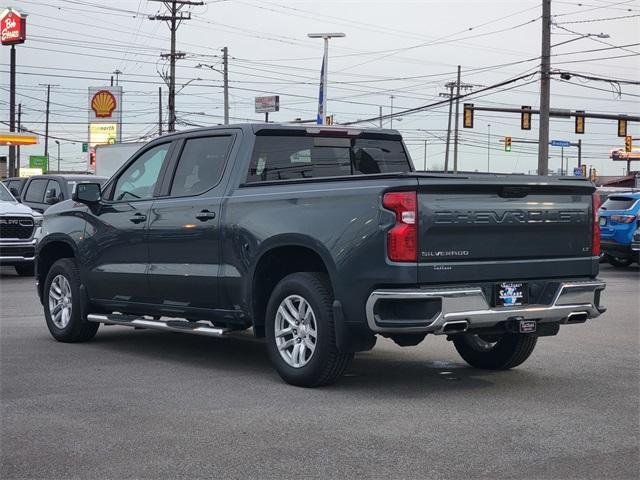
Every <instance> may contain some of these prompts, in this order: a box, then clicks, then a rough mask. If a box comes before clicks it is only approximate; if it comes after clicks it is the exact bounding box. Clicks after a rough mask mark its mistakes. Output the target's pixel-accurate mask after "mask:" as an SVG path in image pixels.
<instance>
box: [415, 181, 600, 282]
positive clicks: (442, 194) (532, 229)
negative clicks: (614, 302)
mask: <svg viewBox="0 0 640 480" xmlns="http://www.w3.org/2000/svg"><path fill="white" fill-rule="evenodd" d="M518 178H519V180H517V179H518ZM522 178H523V177H515V179H514V178H501V177H495V176H483V177H478V178H475V177H474V178H471V179H470V178H466V179H464V180H457V179H455V178H449V179H438V181H437V182H436V181H434V180H433V179H429V178H426V177H425V178H419V185H420V186H419V192H418V211H419V222H418V224H419V262H420V263H419V265H420V268H419V272H418V281H419V282H420V283H429V282H431V281H437V282H441V281H443V280H446V281H452V282H455V281H470V280H501V279H515V278H536V277H540V276H544V277H570V276H578V275H590V274H591V273H592V271H593V263H594V260H593V257H592V253H591V252H592V228H593V212H592V208H593V207H592V192H593V191H594V188H593V186H592V185H591V184H590V183H588V182H585V181H578V180H564V181H563V180H549V181H548V182H547V181H544V182H543V181H539V180H538V181H528V182H527V181H524V180H523V179H522ZM525 178H526V177H525ZM529 178H531V177H529ZM534 178H536V179H540V177H534Z"/></svg>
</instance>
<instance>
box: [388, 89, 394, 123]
mask: <svg viewBox="0 0 640 480" xmlns="http://www.w3.org/2000/svg"><path fill="white" fill-rule="evenodd" d="M393 98H394V97H393V95H391V124H390V125H389V128H393Z"/></svg>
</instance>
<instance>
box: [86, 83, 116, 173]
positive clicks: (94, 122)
mask: <svg viewBox="0 0 640 480" xmlns="http://www.w3.org/2000/svg"><path fill="white" fill-rule="evenodd" d="M88 100H89V105H88V107H89V108H88V111H89V128H88V142H87V143H88V146H89V149H88V150H89V159H88V160H89V161H88V167H89V169H90V170H95V147H96V146H97V145H110V144H114V143H118V142H121V141H122V87H120V86H117V85H115V86H114V85H111V86H108V87H90V88H89V98H88Z"/></svg>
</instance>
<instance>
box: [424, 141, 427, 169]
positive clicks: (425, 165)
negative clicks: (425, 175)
mask: <svg viewBox="0 0 640 480" xmlns="http://www.w3.org/2000/svg"><path fill="white" fill-rule="evenodd" d="M424 171H425V172H426V171H427V140H426V139H425V140H424Z"/></svg>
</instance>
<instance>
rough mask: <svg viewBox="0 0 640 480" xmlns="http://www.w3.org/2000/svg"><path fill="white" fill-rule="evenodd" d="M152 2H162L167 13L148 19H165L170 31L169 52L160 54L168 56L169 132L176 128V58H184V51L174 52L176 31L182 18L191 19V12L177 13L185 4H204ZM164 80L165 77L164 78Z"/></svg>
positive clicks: (169, 0) (175, 0)
mask: <svg viewBox="0 0 640 480" xmlns="http://www.w3.org/2000/svg"><path fill="white" fill-rule="evenodd" d="M150 1H152V2H162V3H163V4H164V6H165V7H166V8H167V10H169V15H151V16H150V17H149V20H162V21H166V22H167V25H168V26H169V31H170V32H171V53H163V54H161V55H160V56H161V57H162V58H169V78H168V80H169V82H168V84H169V122H168V123H169V125H168V127H169V128H168V129H169V132H175V130H176V60H177V59H179V58H184V53H177V52H176V31H177V30H178V27H179V26H180V24H181V23H182V22H183V21H184V20H190V19H191V12H187V13H186V14H182V13H179V12H180V10H181V9H182V8H183V7H184V6H185V5H188V6H192V5H204V2H202V1H192V0H150ZM164 80H165V82H166V81H167V79H166V78H165V79H164Z"/></svg>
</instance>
